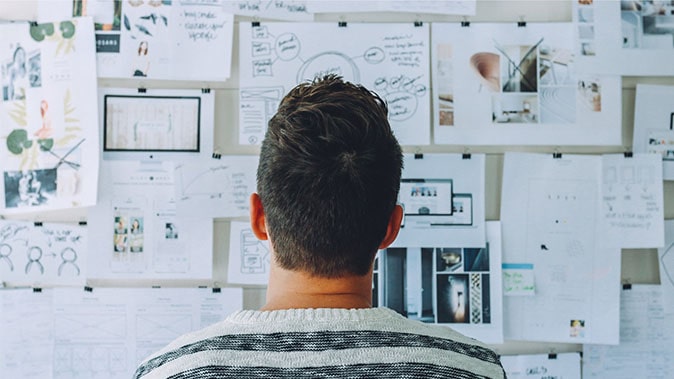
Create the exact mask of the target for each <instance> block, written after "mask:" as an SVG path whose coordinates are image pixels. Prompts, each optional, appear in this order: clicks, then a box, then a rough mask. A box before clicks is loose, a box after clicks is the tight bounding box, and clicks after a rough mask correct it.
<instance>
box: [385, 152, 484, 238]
mask: <svg viewBox="0 0 674 379" xmlns="http://www.w3.org/2000/svg"><path fill="white" fill-rule="evenodd" d="M404 167H405V168H404V169H403V173H402V182H401V184H400V194H399V199H398V202H399V203H400V204H401V205H402V206H403V208H404V220H403V226H402V227H401V228H400V233H399V234H398V237H397V238H396V240H395V241H394V242H393V245H392V246H394V247H395V246H402V247H407V246H447V245H448V244H451V245H452V246H476V247H477V246H484V245H485V235H486V234H485V226H484V223H485V218H484V190H485V188H484V181H485V155H484V154H471V155H470V156H469V157H466V159H464V157H463V156H462V155H461V154H423V156H418V155H416V156H415V155H413V154H405V155H404Z"/></svg>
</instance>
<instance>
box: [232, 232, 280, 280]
mask: <svg viewBox="0 0 674 379" xmlns="http://www.w3.org/2000/svg"><path fill="white" fill-rule="evenodd" d="M270 259H271V247H270V245H269V241H260V240H259V239H258V238H257V237H256V236H255V234H253V230H252V229H251V227H250V223H247V222H242V221H232V222H231V225H230V228H229V261H228V267H227V282H228V283H239V284H267V281H268V280H269V278H268V275H269V264H270Z"/></svg>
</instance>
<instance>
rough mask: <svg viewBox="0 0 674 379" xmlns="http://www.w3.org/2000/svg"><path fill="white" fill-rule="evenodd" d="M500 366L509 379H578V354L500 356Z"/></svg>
mask: <svg viewBox="0 0 674 379" xmlns="http://www.w3.org/2000/svg"><path fill="white" fill-rule="evenodd" d="M501 365H502V366H503V369H504V370H505V372H506V375H507V377H508V378H509V379H531V378H564V379H580V378H581V376H580V354H579V353H562V354H554V355H552V354H526V355H502V356H501Z"/></svg>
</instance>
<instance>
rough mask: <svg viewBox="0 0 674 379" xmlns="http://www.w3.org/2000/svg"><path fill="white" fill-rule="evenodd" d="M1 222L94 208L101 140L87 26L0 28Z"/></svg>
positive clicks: (84, 22) (86, 22) (81, 21)
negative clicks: (14, 217) (28, 215)
mask: <svg viewBox="0 0 674 379" xmlns="http://www.w3.org/2000/svg"><path fill="white" fill-rule="evenodd" d="M0 35H2V36H3V44H2V46H0V66H2V67H0V72H1V73H2V83H1V87H2V88H1V93H0V139H2V140H3V141H5V142H3V143H2V144H0V173H2V178H0V214H19V213H28V212H39V211H46V210H60V209H69V208H73V207H84V206H90V205H93V204H95V203H96V189H97V185H98V160H99V153H98V151H99V139H98V129H97V127H96V125H97V120H98V113H97V112H98V107H97V106H96V102H95V100H94V99H95V96H96V75H95V72H96V66H95V65H96V63H95V56H94V54H95V51H94V46H95V44H94V29H93V23H92V21H91V19H90V18H77V19H62V20H59V21H57V22H53V23H43V24H31V23H12V24H4V25H0Z"/></svg>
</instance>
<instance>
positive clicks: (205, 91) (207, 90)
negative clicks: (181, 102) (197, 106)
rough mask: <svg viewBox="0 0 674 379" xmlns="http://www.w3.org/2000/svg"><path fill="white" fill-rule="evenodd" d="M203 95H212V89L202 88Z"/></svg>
mask: <svg viewBox="0 0 674 379" xmlns="http://www.w3.org/2000/svg"><path fill="white" fill-rule="evenodd" d="M201 93H211V89H210V88H202V89H201Z"/></svg>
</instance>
